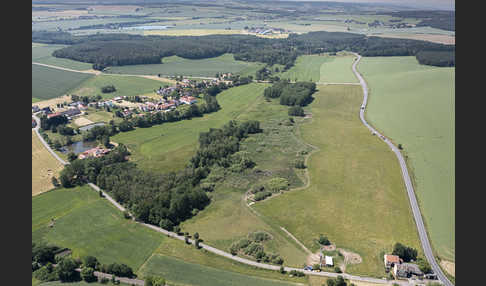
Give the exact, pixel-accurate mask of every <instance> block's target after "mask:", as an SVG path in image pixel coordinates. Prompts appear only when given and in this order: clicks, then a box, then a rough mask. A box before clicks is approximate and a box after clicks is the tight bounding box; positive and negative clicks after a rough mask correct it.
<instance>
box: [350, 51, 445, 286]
mask: <svg viewBox="0 0 486 286" xmlns="http://www.w3.org/2000/svg"><path fill="white" fill-rule="evenodd" d="M354 55H355V56H356V57H357V58H356V60H355V61H354V63H353V72H354V74H355V75H356V77H357V78H358V79H359V82H360V84H361V87H362V88H363V94H364V97H363V104H362V105H361V106H362V107H361V108H360V111H359V117H360V119H361V122H363V124H364V125H365V126H366V127H368V129H369V130H371V132H373V133H375V134H376V135H377V136H378V137H379V138H381V139H382V140H383V141H384V142H385V143H386V144H387V145H388V146H389V147H390V149H391V150H392V151H393V152H394V153H395V155H396V156H397V158H398V161H399V163H400V168H401V169H402V176H403V180H404V181H405V186H406V188H407V194H408V198H409V200H410V206H411V207H412V212H413V217H414V219H415V224H416V225H417V230H418V233H419V237H420V242H421V243H422V248H423V250H424V254H425V257H426V258H427V260H428V261H429V264H430V266H431V267H432V269H433V270H434V273H435V274H437V277H438V278H439V280H440V281H441V282H442V283H444V284H445V285H447V286H452V285H453V284H452V283H451V282H450V281H449V279H447V277H446V276H445V275H444V272H442V269H441V268H440V267H439V265H438V264H437V262H436V260H435V257H434V253H433V251H432V247H431V246H430V242H429V238H428V236H427V231H426V230H425V226H424V222H423V220H422V214H421V213H420V208H419V206H418V203H417V199H416V198H415V192H414V190H413V186H412V181H411V180H410V176H409V175H408V170H407V165H406V163H405V159H403V156H402V154H401V153H400V150H399V149H398V148H397V147H395V145H393V143H391V142H390V140H388V139H387V138H386V137H385V136H383V135H382V134H380V133H379V132H378V131H377V130H375V129H374V128H373V127H372V126H371V125H369V124H368V122H366V120H365V118H364V113H365V108H366V104H367V102H368V86H367V85H366V82H365V80H364V79H363V77H362V76H361V74H360V73H359V72H357V71H356V66H357V65H358V63H359V61H360V60H361V56H360V55H358V54H356V53H354Z"/></svg>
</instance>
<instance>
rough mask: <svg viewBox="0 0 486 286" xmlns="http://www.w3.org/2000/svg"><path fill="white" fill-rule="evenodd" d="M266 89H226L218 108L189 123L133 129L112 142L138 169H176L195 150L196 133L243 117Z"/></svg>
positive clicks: (219, 96)
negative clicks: (125, 149) (124, 150)
mask: <svg viewBox="0 0 486 286" xmlns="http://www.w3.org/2000/svg"><path fill="white" fill-rule="evenodd" d="M115 86H116V85H115ZM266 86H267V85H265V84H256V83H252V84H248V85H242V86H238V87H233V88H230V89H227V90H225V91H223V92H221V93H220V94H218V95H217V99H218V102H219V105H220V106H221V110H219V111H217V112H214V113H211V114H205V115H204V116H203V117H199V118H192V119H190V120H182V121H178V122H171V123H164V124H161V125H156V126H152V127H150V128H137V129H136V130H133V131H129V132H122V133H119V134H117V135H115V136H113V137H112V140H113V141H115V142H118V143H123V144H125V145H126V146H127V147H128V149H129V150H130V152H131V153H132V155H131V160H133V161H134V162H136V163H137V164H138V165H139V166H140V167H141V168H142V169H145V170H152V171H157V172H168V171H175V170H179V169H181V168H183V167H184V166H185V164H186V163H188V162H189V159H190V158H191V156H192V155H193V154H194V152H195V151H196V148H197V144H198V138H199V133H200V132H207V131H208V130H209V128H218V127H221V126H223V125H224V124H225V123H227V122H228V121H229V120H231V119H237V118H238V117H239V116H241V115H242V114H245V112H246V110H247V109H248V108H250V107H251V106H252V105H254V104H255V103H256V99H257V98H258V97H259V96H262V95H263V90H264V89H265V87H266Z"/></svg>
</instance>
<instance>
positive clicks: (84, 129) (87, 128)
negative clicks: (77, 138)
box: [79, 122, 106, 131]
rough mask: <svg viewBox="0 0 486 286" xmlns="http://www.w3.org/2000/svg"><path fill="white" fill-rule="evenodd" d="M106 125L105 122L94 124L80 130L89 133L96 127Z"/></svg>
mask: <svg viewBox="0 0 486 286" xmlns="http://www.w3.org/2000/svg"><path fill="white" fill-rule="evenodd" d="M105 124H106V123H104V122H98V123H93V124H89V125H85V126H83V127H79V130H81V131H88V130H90V129H91V128H93V127H95V126H103V125H105Z"/></svg>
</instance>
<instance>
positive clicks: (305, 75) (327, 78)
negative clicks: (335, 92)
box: [276, 55, 358, 83]
mask: <svg viewBox="0 0 486 286" xmlns="http://www.w3.org/2000/svg"><path fill="white" fill-rule="evenodd" d="M353 61H354V56H350V55H338V56H329V55H307V56H299V57H298V58H297V60H296V62H295V65H294V66H293V67H291V68H290V69H289V70H287V71H286V72H283V73H280V74H278V73H277V74H276V75H278V76H279V77H280V78H283V79H289V80H292V81H295V80H297V81H313V82H317V83H318V82H322V83H327V82H331V83H341V82H343V83H345V82H358V80H357V79H356V77H355V76H354V74H353V71H352V69H351V66H352V64H353Z"/></svg>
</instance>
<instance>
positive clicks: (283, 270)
mask: <svg viewBox="0 0 486 286" xmlns="http://www.w3.org/2000/svg"><path fill="white" fill-rule="evenodd" d="M278 271H279V272H280V273H282V274H285V268H284V267H283V266H280V269H279V270H278Z"/></svg>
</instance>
